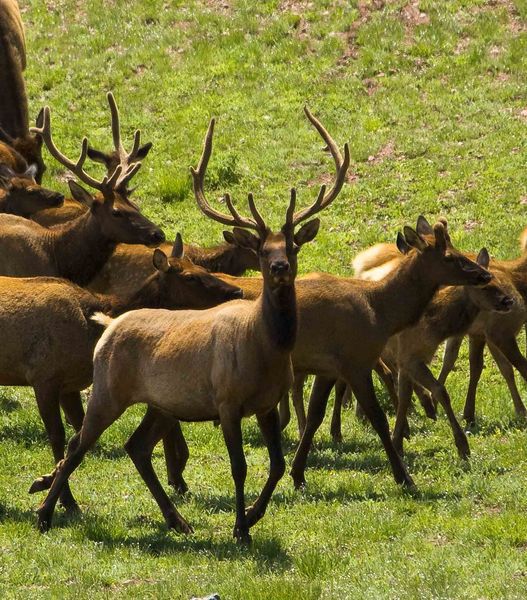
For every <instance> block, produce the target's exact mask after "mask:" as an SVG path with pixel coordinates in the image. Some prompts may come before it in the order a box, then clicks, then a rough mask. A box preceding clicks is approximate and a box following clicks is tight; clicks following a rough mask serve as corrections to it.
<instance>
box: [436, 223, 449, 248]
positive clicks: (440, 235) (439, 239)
mask: <svg viewBox="0 0 527 600" xmlns="http://www.w3.org/2000/svg"><path fill="white" fill-rule="evenodd" d="M434 235H435V238H436V248H438V249H439V250H441V252H442V253H443V254H444V253H445V252H446V246H447V240H446V238H447V233H446V231H445V226H444V225H443V223H436V224H435V225H434Z"/></svg>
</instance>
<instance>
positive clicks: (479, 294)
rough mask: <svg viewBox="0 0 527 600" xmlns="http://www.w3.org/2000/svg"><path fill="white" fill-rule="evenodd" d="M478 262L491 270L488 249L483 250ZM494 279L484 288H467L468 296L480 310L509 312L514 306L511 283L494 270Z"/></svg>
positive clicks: (477, 259) (480, 252)
mask: <svg viewBox="0 0 527 600" xmlns="http://www.w3.org/2000/svg"><path fill="white" fill-rule="evenodd" d="M476 262H477V263H478V265H479V266H480V267H483V268H484V269H488V268H489V262H490V257H489V253H488V252H487V249H486V248H482V249H481V250H480V251H479V254H478V256H477V258H476ZM492 275H493V277H492V279H491V280H490V282H489V283H487V285H484V286H483V287H472V286H471V287H467V292H468V296H469V298H470V299H471V301H472V302H473V303H474V304H475V305H476V306H477V307H478V308H479V309H480V310H494V311H496V312H509V311H510V310H511V309H512V307H513V306H514V303H515V302H514V298H513V296H512V295H509V293H510V294H514V290H513V289H512V287H511V284H510V282H509V281H508V280H507V279H506V278H505V277H502V274H501V273H500V272H499V271H497V270H493V273H492Z"/></svg>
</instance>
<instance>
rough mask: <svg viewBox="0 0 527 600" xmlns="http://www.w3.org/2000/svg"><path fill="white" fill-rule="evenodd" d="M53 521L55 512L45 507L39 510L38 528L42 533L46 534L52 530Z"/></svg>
mask: <svg viewBox="0 0 527 600" xmlns="http://www.w3.org/2000/svg"><path fill="white" fill-rule="evenodd" d="M52 519H53V511H50V510H48V509H47V508H45V507H44V506H41V507H40V508H39V509H37V527H38V529H39V531H40V533H46V531H49V530H50V529H51V520H52Z"/></svg>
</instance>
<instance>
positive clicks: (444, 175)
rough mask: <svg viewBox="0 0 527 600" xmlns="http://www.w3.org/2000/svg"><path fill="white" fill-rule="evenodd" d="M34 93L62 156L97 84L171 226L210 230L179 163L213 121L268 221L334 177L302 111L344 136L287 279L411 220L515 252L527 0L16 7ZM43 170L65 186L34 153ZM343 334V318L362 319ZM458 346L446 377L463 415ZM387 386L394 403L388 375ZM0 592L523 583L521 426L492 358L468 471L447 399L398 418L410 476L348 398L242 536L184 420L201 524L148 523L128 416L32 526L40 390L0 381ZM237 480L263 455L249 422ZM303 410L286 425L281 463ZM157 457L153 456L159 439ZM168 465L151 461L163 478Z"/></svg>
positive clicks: (187, 506)
mask: <svg viewBox="0 0 527 600" xmlns="http://www.w3.org/2000/svg"><path fill="white" fill-rule="evenodd" d="M21 6H22V9H23V18H24V22H25V24H26V34H27V43H28V68H27V71H26V78H27V84H28V91H29V96H30V109H31V113H32V114H33V115H36V113H37V111H38V109H39V108H40V107H41V106H42V105H43V104H49V105H50V106H51V107H52V118H53V127H54V137H55V139H56V141H57V143H58V145H59V147H61V148H62V149H64V150H66V151H67V153H68V154H70V155H75V154H77V153H78V151H79V149H80V141H81V138H82V136H83V135H85V134H86V135H88V136H89V138H90V141H92V143H93V144H94V145H97V146H99V147H108V144H109V141H110V135H109V130H108V122H109V114H108V109H107V106H106V101H105V92H106V91H107V90H113V91H114V93H115V96H116V98H117V101H118V104H119V106H120V108H121V121H122V126H123V130H124V131H126V133H127V135H129V136H130V138H131V135H132V133H133V130H134V129H135V128H137V127H139V128H141V130H142V131H143V136H144V139H145V140H152V141H153V142H154V150H153V151H152V152H151V154H150V156H149V157H148V159H147V161H145V164H144V166H143V169H142V170H141V172H140V174H139V175H138V176H137V178H136V179H137V183H138V184H139V186H140V187H139V189H138V197H140V198H141V202H142V205H143V207H144V210H145V212H146V213H147V214H149V216H151V217H152V218H154V219H155V220H156V221H157V222H158V223H160V224H162V225H163V227H164V228H165V230H166V232H167V235H168V236H169V237H170V238H173V236H174V235H175V233H176V232H177V231H180V232H182V234H183V237H184V239H186V240H187V241H193V242H202V243H204V244H205V243H213V242H215V241H218V240H219V239H220V238H221V227H220V226H219V225H218V224H215V223H213V222H212V221H208V220H207V219H206V218H205V217H203V216H201V214H200V213H199V212H198V210H197V209H196V207H195V204H194V200H193V197H192V194H191V187H190V178H189V175H188V167H189V165H190V164H195V163H196V162H197V159H198V157H199V154H200V150H201V143H202V139H203V136H204V133H205V130H206V127H207V123H208V120H209V118H210V117H211V116H216V117H218V124H217V128H216V144H215V149H214V153H213V157H212V161H211V165H210V168H209V171H210V173H209V175H210V177H209V179H208V186H209V190H210V195H211V198H219V197H220V196H221V194H222V193H223V192H224V191H231V193H232V196H233V198H234V199H235V201H236V202H237V205H238V206H242V207H244V206H245V204H244V203H245V198H246V193H247V191H253V192H254V193H255V197H256V200H257V202H258V206H259V207H260V209H261V212H262V213H263V214H264V215H265V216H268V217H269V219H270V220H272V222H273V224H274V225H276V226H278V225H280V224H281V221H282V219H283V214H284V210H285V206H286V203H287V199H288V189H289V187H291V186H292V185H294V186H296V187H297V189H298V196H299V202H301V203H308V202H311V201H312V199H313V198H314V197H315V195H316V194H317V192H318V186H319V185H320V184H321V183H323V182H326V181H328V179H329V178H330V176H331V174H332V165H331V161H330V160H329V159H328V157H327V156H325V154H324V153H323V152H322V151H321V143H320V139H319V138H318V136H317V134H316V133H315V132H314V130H313V129H312V128H311V127H310V126H309V124H308V123H307V121H306V119H305V118H304V116H303V112H302V107H303V105H304V104H306V103H307V104H308V105H309V106H310V108H311V109H312V110H313V112H314V113H315V114H317V115H318V116H319V117H320V118H321V120H322V121H323V122H324V124H325V125H326V126H327V128H328V129H329V130H330V132H331V133H332V134H333V136H334V137H335V139H336V140H337V141H338V143H339V144H340V145H343V143H344V142H345V141H349V143H350V148H351V155H352V168H351V176H350V185H348V186H347V187H346V189H345V191H343V193H342V194H341V196H340V197H339V199H338V200H337V201H336V202H335V204H334V206H332V207H331V209H329V210H327V211H326V212H325V213H324V214H323V219H322V220H323V224H322V227H321V232H320V234H319V236H318V237H317V240H316V241H315V242H314V243H313V244H310V245H309V247H307V246H306V248H305V250H303V251H302V254H301V258H300V261H299V263H300V269H301V271H303V272H305V271H310V270H326V271H330V272H333V273H339V274H348V273H350V272H351V259H352V258H353V256H354V255H355V253H356V252H357V251H358V250H359V249H360V248H362V247H364V246H366V245H368V244H370V243H373V242H376V241H379V240H386V241H390V240H394V239H395V235H396V232H397V230H398V229H400V228H401V227H402V226H403V225H404V224H415V220H416V218H417V216H418V214H420V213H423V214H425V215H426V216H427V217H428V218H429V219H430V220H432V219H434V218H437V217H438V216H440V215H443V216H446V217H447V218H448V220H449V226H450V229H451V232H452V237H453V239H454V241H455V242H456V244H457V245H458V246H459V247H461V248H463V249H466V250H476V249H478V248H480V247H481V246H483V245H485V246H487V247H488V248H489V251H490V252H491V254H492V255H493V256H499V257H512V256H515V255H517V253H518V243H517V237H518V235H519V233H520V231H521V229H522V228H523V227H524V226H525V225H526V224H527V216H526V206H525V205H526V204H527V185H526V183H527V182H526V177H525V173H524V170H525V156H526V155H527V89H526V88H525V79H526V75H527V2H525V0H514V1H513V0H491V1H488V0H442V1H441V2H433V1H426V0H421V1H419V2H417V1H414V0H412V1H406V0H393V1H382V0H371V1H366V0H364V1H363V0H360V1H345V0H316V1H314V2H308V1H298V2H296V1H294V0H280V1H279V0H274V1H267V0H264V1H261V2H257V3H256V2H249V1H242V0H199V1H197V0H196V1H187V2H182V1H172V2H168V1H165V2H161V1H157V0H149V1H143V2H139V1H130V0H129V1H127V2H125V1H122V0H113V1H110V0H105V1H102V0H97V1H92V0H90V1H86V2H74V1H72V0H48V1H41V0H23V1H22V2H21ZM48 165H49V170H48V174H47V183H48V184H50V185H51V184H53V185H54V186H56V187H59V188H61V189H64V190H65V189H66V188H65V183H64V173H63V171H62V168H61V167H59V166H58V165H56V164H54V163H53V161H52V159H49V161H48ZM350 339H352V340H353V332H352V331H350ZM466 381H467V365H466V357H465V356H463V358H462V360H461V361H460V363H459V367H458V370H457V372H456V373H454V374H453V376H452V380H451V382H449V390H450V392H451V395H452V398H453V401H454V404H455V408H456V410H457V411H459V410H460V409H461V406H462V402H463V398H464V394H465V388H466ZM379 393H380V395H382V396H384V393H383V391H382V389H380V388H379ZM0 394H1V398H0V456H1V457H2V465H3V469H2V472H1V474H0V554H1V560H0V594H1V595H2V597H24V598H33V597H34V598H42V597H53V598H55V597H56V598H69V597H75V598H85V597H86V598H90V599H91V598H99V597H101V598H102V597H110V596H111V597H112V598H113V597H130V596H132V595H133V596H135V597H152V598H164V597H167V598H168V597H170V598H178V599H179V598H181V599H188V598H190V597H191V596H192V595H205V594H206V593H211V592H213V591H217V592H219V593H220V595H221V597H222V599H223V600H225V599H228V600H231V599H232V600H247V599H252V598H258V599H260V598H262V599H265V598H267V599H269V600H281V599H293V598H294V599H297V598H302V599H311V598H313V599H315V598H326V599H335V598H347V597H353V598H394V599H395V598H460V597H463V598H473V599H476V598H477V599H480V598H488V599H490V598H524V597H525V596H526V595H527V518H526V516H525V515H526V509H527V500H526V498H525V481H526V475H527V460H526V436H525V429H524V424H523V423H519V422H516V421H515V420H514V418H513V410H512V404H511V401H510V398H509V396H508V392H507V390H506V387H505V385H504V384H503V383H502V381H501V379H500V377H499V374H498V373H497V370H496V368H495V367H494V366H493V365H492V366H491V365H490V361H489V366H488V368H487V369H486V370H485V372H484V375H483V378H482V382H481V385H480V390H479V398H478V400H479V404H478V412H479V415H480V419H479V423H478V427H477V428H476V429H475V430H474V431H473V432H472V435H471V436H470V442H471V447H472V453H473V458H472V460H471V464H470V467H467V466H466V465H463V464H461V463H460V462H459V461H458V460H457V458H456V452H455V449H454V447H453V444H452V441H451V435H450V430H449V428H448V426H447V424H446V420H445V418H444V416H441V417H440V419H439V421H438V422H437V423H432V422H430V421H428V420H426V419H425V418H424V416H423V415H422V414H421V412H420V411H418V412H417V414H415V415H412V423H413V424H414V430H415V434H416V435H415V436H414V437H413V438H412V440H411V441H410V443H409V444H408V445H407V449H408V463H409V466H410V469H411V472H412V474H413V475H414V478H415V480H416V483H417V485H418V487H419V490H420V491H419V492H418V493H417V494H414V495H409V494H407V493H405V492H403V491H402V490H400V489H399V488H398V487H397V486H396V485H395V484H394V483H393V481H392V478H391V474H390V471H389V468H388V467H387V464H386V459H385V457H384V453H383V452H382V450H381V448H380V443H379V442H378V439H377V437H376V436H375V435H374V434H373V433H372V431H371V430H370V429H369V428H368V427H367V426H364V425H362V424H360V423H358V422H357V421H356V420H355V419H354V417H353V416H352V414H351V413H349V412H347V413H346V414H345V417H344V437H345V442H344V443H343V444H342V445H341V446H340V447H337V448H336V447H334V446H333V444H332V443H331V441H330V438H329V436H328V433H327V429H328V427H327V425H326V424H324V425H323V427H322V429H321V432H320V434H319V436H318V437H317V448H316V451H314V452H313V453H312V455H311V457H310V461H309V470H308V472H307V478H308V489H307V491H306V492H304V493H296V492H294V491H293V489H292V484H291V480H290V478H289V477H288V476H286V477H284V479H283V481H282V482H281V484H280V485H279V488H278V491H277V493H276V494H275V496H274V499H273V501H272V502H271V505H270V508H269V512H268V514H267V516H266V518H265V519H264V520H263V521H262V522H261V523H260V524H259V525H258V526H256V528H255V529H254V530H253V540H254V543H253V546H252V548H250V549H246V548H238V547H236V546H235V544H234V543H233V542H232V540H231V530H232V526H233V523H234V492H233V485H232V481H231V477H230V469H229V463H228V457H227V452H226V450H225V448H224V445H223V441H222V438H221V434H220V433H219V431H218V430H216V429H214V428H213V427H212V426H211V425H209V424H201V425H192V426H187V427H186V428H185V432H186V433H187V434H188V439H189V446H190V449H191V460H190V462H189V466H188V473H187V474H188V477H187V479H188V482H189V485H190V489H191V494H190V495H188V497H185V498H184V499H178V500H177V503H178V506H179V507H180V509H181V512H182V513H183V514H184V516H185V517H187V518H188V519H189V520H190V521H191V523H192V524H193V525H194V528H195V534H194V535H193V536H192V537H189V538H183V537H181V536H178V535H176V534H173V533H170V532H167V531H166V528H165V527H164V524H163V521H162V518H161V515H160V513H159V511H158V509H157V506H156V505H155V503H154V501H153V500H152V499H151V497H150V494H149V492H148V490H147V489H146V487H145V486H144V484H143V483H142V481H141V480H140V477H139V475H138V474H137V473H136V471H135V469H134V467H133V465H132V464H131V462H130V460H129V459H128V457H127V456H126V455H125V453H124V450H123V449H122V448H123V443H124V441H125V440H126V439H127V437H128V436H129V435H130V433H131V432H132V430H133V428H134V426H135V425H136V424H137V423H138V421H139V419H140V417H141V414H142V412H143V411H142V410H141V409H137V410H134V411H129V413H127V414H126V415H125V417H124V418H122V419H121V420H120V421H119V422H118V423H116V424H115V425H114V426H113V427H112V428H111V429H110V430H109V431H108V432H107V433H106V434H105V435H104V436H103V438H102V439H101V442H100V443H99V445H98V446H97V449H96V450H95V451H94V452H93V453H92V454H91V455H89V456H88V457H87V459H86V460H85V462H84V465H83V466H82V467H81V468H80V469H79V470H78V472H77V473H76V474H75V476H74V478H73V480H72V488H73V491H74V493H75V494H76V496H77V497H78V499H79V501H80V502H81V505H82V508H83V515H82V516H80V517H75V518H71V519H68V518H66V517H65V516H64V515H63V513H62V512H61V511H60V510H59V511H57V516H56V520H55V525H56V527H55V529H53V530H52V531H51V532H50V533H49V534H47V535H44V536H42V535H40V534H39V533H37V531H36V528H35V517H34V514H33V510H34V508H35V507H36V505H37V504H38V502H39V500H40V498H37V497H30V496H28V495H27V489H28V487H29V485H30V483H31V481H32V480H33V478H34V477H35V476H36V475H39V474H41V473H44V472H48V471H49V470H50V468H51V464H52V460H51V452H50V450H49V448H48V444H47V441H46V438H45V434H44V432H43V426H42V424H41V422H40V418H39V417H38V414H37V411H36V406H35V401H34V398H33V395H32V393H29V392H28V391H27V390H24V389H13V388H1V389H0ZM245 434H246V453H247V461H248V465H249V475H248V481H247V493H248V498H249V499H252V498H254V496H255V495H256V493H257V492H258V490H259V488H260V487H261V486H262V484H263V482H264V480H265V475H266V471H267V458H266V452H265V449H264V448H263V447H262V444H261V440H260V437H259V434H258V431H257V427H256V425H255V424H254V423H253V422H248V423H247V424H246V428H245ZM296 439H297V437H296V432H295V428H294V427H292V426H291V427H290V428H289V429H288V431H287V433H286V437H285V444H286V449H287V452H288V454H287V456H288V460H290V458H291V455H292V452H293V451H294V446H295V442H296ZM156 465H157V466H158V468H159V471H160V472H163V468H164V467H163V457H162V453H161V451H160V450H158V451H157V452H156ZM163 480H164V477H163Z"/></svg>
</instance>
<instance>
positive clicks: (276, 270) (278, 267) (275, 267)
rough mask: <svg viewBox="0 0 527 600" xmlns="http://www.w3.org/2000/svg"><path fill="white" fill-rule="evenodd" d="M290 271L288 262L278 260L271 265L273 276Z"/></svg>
mask: <svg viewBox="0 0 527 600" xmlns="http://www.w3.org/2000/svg"><path fill="white" fill-rule="evenodd" d="M289 269H290V266H289V263H288V262H287V261H286V260H277V261H275V262H273V263H271V273H272V274H273V275H281V274H282V273H287V272H288V271H289Z"/></svg>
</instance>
